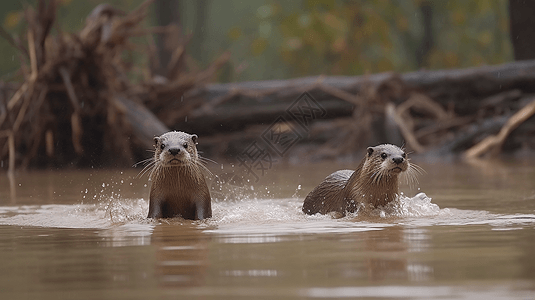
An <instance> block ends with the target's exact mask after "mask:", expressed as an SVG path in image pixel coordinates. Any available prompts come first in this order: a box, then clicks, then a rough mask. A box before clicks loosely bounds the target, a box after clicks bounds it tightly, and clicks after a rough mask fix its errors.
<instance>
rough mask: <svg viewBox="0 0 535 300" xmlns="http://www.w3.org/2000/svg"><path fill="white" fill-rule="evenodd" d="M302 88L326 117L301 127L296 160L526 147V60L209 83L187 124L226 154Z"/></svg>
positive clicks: (530, 92) (529, 132) (475, 153)
mask: <svg viewBox="0 0 535 300" xmlns="http://www.w3.org/2000/svg"><path fill="white" fill-rule="evenodd" d="M304 92H307V93H308V94H309V95H310V96H311V97H312V98H314V99H315V101H316V103H317V106H321V107H322V108H323V109H324V110H325V112H326V113H325V115H324V116H322V117H318V116H312V114H311V115H310V118H309V121H310V126H309V128H308V131H307V132H301V136H302V137H303V138H302V139H301V140H300V142H299V144H297V145H296V146H295V147H294V150H295V153H298V154H297V155H298V156H299V158H300V159H303V158H306V157H309V158H310V159H311V160H318V159H319V160H321V159H329V158H337V157H344V156H346V155H350V156H351V155H353V154H354V153H358V152H359V151H358V150H363V149H365V148H366V147H368V146H370V145H376V144H379V143H392V144H397V145H405V147H406V148H407V149H408V150H409V151H413V152H416V153H420V154H426V155H440V156H442V155H454V156H464V157H467V158H479V157H483V156H493V155H495V154H497V153H501V152H502V151H504V150H505V151H511V150H520V149H527V150H528V151H532V152H533V151H535V117H534V115H535V61H521V62H513V63H508V64H503V65H496V66H483V67H477V68H469V69H459V70H438V71H426V70H423V71H417V72H411V73H405V74H395V73H382V74H374V75H366V76H354V77H342V76H333V77H328V76H317V77H305V78H296V79H291V80H272V81H258V82H242V83H234V84H212V85H208V86H205V87H204V88H203V93H202V94H204V96H205V97H207V98H208V101H205V103H204V105H202V106H201V107H199V108H198V109H195V110H194V111H192V113H191V118H190V121H189V122H188V126H191V128H192V130H193V129H195V130H197V132H198V133H201V134H205V133H209V132H212V133H214V132H217V131H218V130H223V131H224V132H221V133H220V134H219V135H215V136H214V137H213V138H211V139H208V140H207V139H203V143H208V144H209V145H207V146H208V148H213V149H214V151H213V152H214V155H213V156H214V157H215V155H217V154H218V153H226V154H227V155H228V154H231V155H233V156H236V155H239V154H240V151H242V150H243V149H245V147H246V146H247V144H249V143H251V141H252V140H254V139H257V140H258V139H259V137H260V136H261V135H262V134H263V132H264V131H265V130H266V128H268V127H269V126H270V124H272V122H273V121H274V120H276V119H277V118H278V117H280V116H287V114H288V108H289V107H291V106H292V103H295V101H296V100H297V99H299V97H300V95H302V93H304ZM303 109H304V110H306V109H308V108H306V107H303ZM286 120H289V121H288V126H286V127H287V128H299V125H298V124H295V122H293V120H292V119H291V118H286ZM229 124H241V125H240V126H241V127H239V128H238V127H236V126H231V125H229ZM233 131H234V132H233ZM240 140H245V142H240ZM299 145H301V146H302V147H301V148H300V149H298V148H299Z"/></svg>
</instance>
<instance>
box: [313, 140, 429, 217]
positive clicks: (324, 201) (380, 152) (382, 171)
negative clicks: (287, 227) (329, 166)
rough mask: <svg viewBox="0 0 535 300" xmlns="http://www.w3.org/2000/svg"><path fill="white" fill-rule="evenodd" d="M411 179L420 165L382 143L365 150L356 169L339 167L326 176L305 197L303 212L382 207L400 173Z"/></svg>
mask: <svg viewBox="0 0 535 300" xmlns="http://www.w3.org/2000/svg"><path fill="white" fill-rule="evenodd" d="M407 170H408V171H409V172H407V175H408V176H409V179H410V180H411V181H414V180H415V178H416V177H415V174H414V173H415V172H417V173H419V172H420V167H418V166H416V165H414V164H410V163H409V160H408V159H407V154H406V153H405V151H403V150H402V149H400V148H399V147H397V146H394V145H390V144H384V145H379V146H375V147H369V148H368V149H367V153H366V156H365V157H364V159H363V160H362V161H361V162H360V164H359V166H358V167H357V169H356V170H355V171H351V170H341V171H337V172H334V173H332V174H331V175H329V176H327V177H326V178H325V179H324V180H323V182H321V183H320V184H319V185H318V186H317V187H316V188H314V189H313V190H312V191H311V192H310V193H309V194H308V195H307V197H306V198H305V201H304V203H303V212H304V213H306V214H309V215H313V214H316V213H321V214H326V213H329V212H335V213H341V214H342V215H345V213H346V212H355V211H358V209H359V207H360V206H361V205H364V206H368V204H369V205H371V206H374V207H377V206H383V205H385V204H387V203H389V202H391V201H392V200H394V199H395V198H396V196H397V194H398V188H399V180H398V175H399V174H400V173H401V172H405V171H407Z"/></svg>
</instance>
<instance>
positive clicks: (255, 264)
mask: <svg viewBox="0 0 535 300" xmlns="http://www.w3.org/2000/svg"><path fill="white" fill-rule="evenodd" d="M420 165H421V166H422V167H424V169H425V170H426V171H427V174H425V175H423V176H420V184H418V185H417V186H414V187H408V186H402V188H401V190H402V191H403V192H404V195H403V196H402V197H401V199H400V201H398V202H396V203H394V204H392V205H391V206H389V207H386V208H384V209H381V210H375V211H372V212H368V213H365V214H362V213H361V214H353V215H349V216H346V217H344V218H341V219H333V218H331V217H329V216H321V215H316V216H307V215H304V214H303V213H302V212H301V210H300V208H301V207H300V206H301V203H302V201H303V198H304V197H305V196H306V194H307V193H308V192H309V191H310V190H311V189H312V188H313V187H314V186H315V185H316V184H317V183H319V182H320V181H321V180H322V179H323V177H325V176H326V175H328V174H329V173H330V172H332V171H335V170H338V169H343V168H347V166H342V165H336V164H317V165H310V166H306V167H302V166H301V167H300V166H277V168H275V169H274V170H273V172H271V173H270V174H267V175H265V176H264V177H262V178H260V181H259V182H258V183H247V184H244V185H243V186H240V187H239V188H237V189H223V190H222V191H218V190H215V191H214V193H213V194H212V195H213V197H214V198H215V199H214V202H213V217H212V218H211V219H209V220H205V221H186V220H180V219H173V220H158V221H154V220H147V219H146V218H145V216H146V214H147V211H148V193H149V185H148V182H147V178H134V177H135V175H136V174H137V172H138V171H136V170H124V171H102V170H100V171H92V170H85V171H47V172H31V173H26V174H19V175H18V176H16V178H15V180H14V182H12V183H11V184H10V182H9V180H8V179H7V177H5V175H2V177H0V254H1V255H0V297H1V298H2V299H27V298H39V299H58V298H63V299H67V298H71V299H72V298H76V299H88V298H91V299H105V298H107V299H146V298H149V299H154V298H159V299H168V298H169V299H177V298H182V299H195V298H200V299H216V298H217V299H252V298H254V299H263V298H265V299H268V298H280V299H296V298H297V299H299V298H303V299H304V298H333V299H335V298H336V299H339V298H366V299H370V298H371V299H392V298H394V299H395V298H402V299H408V298H410V299H432V298H436V299H532V298H533V297H534V295H535V258H534V256H533V249H535V230H534V229H535V161H529V160H528V161H525V160H524V161H519V160H516V161H511V162H505V161H504V160H501V161H492V162H490V163H474V164H466V163H449V164H424V163H420ZM229 169H230V170H232V168H230V167H226V168H224V170H223V171H228V170H229ZM212 171H213V172H214V173H218V172H223V171H221V170H220V169H219V168H218V167H216V168H214V169H213V170H212Z"/></svg>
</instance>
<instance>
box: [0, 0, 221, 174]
mask: <svg viewBox="0 0 535 300" xmlns="http://www.w3.org/2000/svg"><path fill="white" fill-rule="evenodd" d="M153 1H154V0H149V1H146V2H144V3H142V4H141V5H140V6H139V7H138V8H137V9H135V10H134V11H132V12H129V13H125V12H122V11H120V10H117V9H115V8H113V7H112V6H110V5H108V4H101V5H99V6H97V7H96V8H95V9H94V10H93V11H92V13H91V14H90V15H89V16H88V17H87V19H86V23H85V26H84V28H83V29H82V30H81V31H80V32H79V33H72V34H71V33H63V32H59V33H58V34H57V35H55V36H53V35H51V34H50V28H51V27H52V26H53V24H54V21H55V11H56V3H55V2H54V1H48V2H47V1H44V0H40V1H38V3H37V10H35V11H34V10H33V8H31V7H28V8H27V9H26V10H25V12H24V13H25V18H26V20H27V23H28V26H27V31H26V41H27V46H25V45H23V43H21V42H19V41H23V40H24V38H13V37H11V36H10V35H9V34H8V33H7V32H6V31H5V30H3V29H1V28H0V35H1V36H3V37H4V38H6V39H7V40H8V41H9V42H10V43H12V44H13V46H15V47H16V48H17V49H19V50H20V52H21V54H22V55H21V57H22V58H23V60H22V61H21V69H20V72H19V73H20V75H21V77H23V78H24V81H23V82H22V83H20V84H19V85H18V86H17V87H16V89H15V91H12V92H5V90H4V93H3V94H2V95H0V96H2V97H0V159H1V160H2V161H9V170H10V172H13V171H14V169H15V165H16V166H18V167H20V168H23V169H24V168H26V167H28V166H71V165H72V166H75V167H84V166H86V167H88V166H104V165H108V166H110V165H116V166H118V165H123V166H124V165H131V164H132V163H133V162H134V161H137V160H139V158H140V156H141V155H144V154H145V151H142V150H141V149H150V148H152V141H153V137H154V136H156V135H160V134H162V133H163V132H165V131H167V130H168V127H167V126H166V125H165V124H164V123H163V122H162V121H161V118H159V117H157V116H156V115H155V113H156V114H157V113H158V112H159V111H158V109H157V107H159V106H163V107H165V105H164V104H162V102H165V101H169V100H170V99H171V100H175V99H180V98H181V97H182V95H183V94H184V93H185V92H187V91H189V90H192V89H194V88H199V87H202V86H203V85H204V84H206V83H207V82H209V81H210V80H211V79H212V77H213V76H214V74H215V72H216V71H217V68H219V67H220V66H221V65H222V64H223V63H224V62H225V61H226V59H228V54H224V55H223V56H222V57H221V58H220V59H218V60H217V61H216V62H215V63H214V64H213V65H212V66H210V67H209V68H207V69H206V70H204V71H199V72H191V71H189V70H188V68H187V67H186V66H185V64H184V61H185V60H186V54H185V53H184V45H180V46H178V47H177V49H176V51H175V53H174V55H173V59H172V61H171V63H170V64H169V65H168V66H167V68H168V72H167V74H166V77H164V76H159V75H156V74H154V73H153V72H152V70H153V69H151V68H147V69H146V70H143V72H142V73H141V74H134V75H137V77H138V78H139V77H140V75H141V76H144V77H142V78H141V79H139V80H138V81H133V80H131V79H129V77H132V76H131V75H133V73H134V72H133V68H132V62H131V61H129V59H128V54H131V53H132V52H133V51H134V49H136V47H134V45H133V44H132V43H131V42H130V41H129V39H130V38H131V37H137V36H143V35H144V36H148V38H147V41H148V46H147V48H148V49H146V53H148V54H149V56H150V61H151V64H152V65H153V66H154V67H156V65H157V64H158V61H157V59H156V57H155V47H154V43H153V42H152V39H151V37H150V34H152V33H160V34H168V36H169V34H171V33H173V32H176V28H173V27H165V28H144V27H143V26H142V21H143V20H144V18H145V17H146V16H147V14H148V9H149V5H150V4H151V3H152V2H153ZM138 48H139V47H138ZM12 85H13V84H12V83H10V84H9V86H12ZM4 86H5V85H4ZM151 109H152V111H151ZM176 110H180V108H178V109H176ZM163 111H164V112H163V113H165V110H163ZM140 153H141V155H140ZM6 158H9V159H6Z"/></svg>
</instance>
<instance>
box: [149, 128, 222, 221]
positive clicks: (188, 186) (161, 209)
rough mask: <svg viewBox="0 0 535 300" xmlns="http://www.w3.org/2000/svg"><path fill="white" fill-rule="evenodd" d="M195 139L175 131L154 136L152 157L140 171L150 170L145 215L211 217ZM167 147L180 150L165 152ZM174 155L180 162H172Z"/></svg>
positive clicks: (196, 218) (206, 187)
mask: <svg viewBox="0 0 535 300" xmlns="http://www.w3.org/2000/svg"><path fill="white" fill-rule="evenodd" d="M196 141H197V136H196V135H190V134H187V133H184V132H176V131H175V132H168V133H166V134H163V135H162V136H160V137H156V138H155V152H154V158H153V160H152V161H150V163H149V164H148V165H147V166H146V167H145V168H144V169H143V170H142V172H141V173H142V174H144V173H146V172H148V171H150V179H151V181H152V185H151V189H150V200H149V213H148V218H174V217H181V218H184V219H190V220H202V219H206V218H210V217H211V216H212V207H211V198H210V192H209V190H208V186H207V185H206V181H205V178H204V174H203V172H202V170H207V169H206V167H205V166H204V165H203V164H202V162H201V158H200V157H199V155H198V153H197V148H196V146H195V145H196V144H197V143H196ZM162 144H163V145H164V146H163V147H164V148H163V149H162ZM186 144H187V146H186V147H184V145H186ZM169 147H173V148H174V149H177V148H178V149H180V152H179V153H178V154H176V155H173V154H170V153H168V152H165V151H169ZM162 152H164V153H162ZM173 158H176V159H179V160H180V163H175V164H171V163H170V160H171V159H173ZM208 172H209V171H208Z"/></svg>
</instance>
